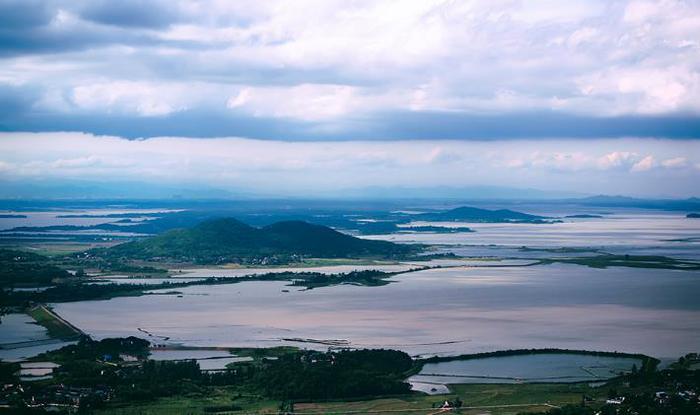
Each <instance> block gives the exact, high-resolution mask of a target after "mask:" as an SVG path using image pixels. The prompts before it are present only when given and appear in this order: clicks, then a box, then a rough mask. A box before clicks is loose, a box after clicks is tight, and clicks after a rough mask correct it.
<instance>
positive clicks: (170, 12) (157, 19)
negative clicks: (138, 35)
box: [76, 0, 182, 29]
mask: <svg viewBox="0 0 700 415" xmlns="http://www.w3.org/2000/svg"><path fill="white" fill-rule="evenodd" d="M76 10H77V12H78V13H79V15H80V17H82V18H83V19H85V20H89V21H93V22H96V23H101V24H106V25H112V26H120V27H135V28H154V29H158V28H164V27H167V26H169V25H171V24H173V23H175V22H178V21H181V20H182V16H181V14H180V13H179V12H178V10H177V3H176V2H172V1H144V0H120V1H111V0H94V1H88V2H85V3H83V4H82V5H80V6H78V7H76Z"/></svg>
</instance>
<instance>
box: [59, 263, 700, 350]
mask: <svg viewBox="0 0 700 415" xmlns="http://www.w3.org/2000/svg"><path fill="white" fill-rule="evenodd" d="M393 280H394V281H396V282H395V283H392V284H389V285H386V286H382V287H357V286H335V287H324V288H318V289H314V290H301V289H299V288H296V287H289V286H287V285H286V283H285V282H259V281H253V282H245V283H240V284H233V285H219V286H192V287H187V288H183V289H179V290H178V291H181V292H182V293H183V296H182V297H181V298H178V297H177V296H169V295H158V296H142V297H121V298H115V299H111V300H107V301H85V302H77V303H64V304H56V305H55V311H56V312H58V313H59V314H60V315H62V316H63V317H64V318H67V319H68V320H69V321H71V322H72V323H74V324H75V325H77V326H78V327H80V328H81V329H83V330H85V331H86V332H88V333H90V334H92V335H95V336H96V337H110V336H128V335H136V336H143V332H141V331H139V330H138V329H139V328H141V329H143V330H146V331H148V332H150V333H153V334H154V335H157V336H163V337H169V338H170V339H169V341H170V342H174V343H181V344H187V345H196V346H236V347H249V346H263V347H265V346H277V345H298V346H306V347H316V348H326V347H327V346H326V345H323V344H317V343H302V342H295V341H293V340H291V339H297V340H298V339H300V338H301V339H314V340H345V341H347V342H348V345H350V346H354V347H392V348H398V349H402V350H405V351H407V352H409V353H411V354H414V355H418V354H444V355H452V354H461V353H471V352H482V351H492V350H502V349H512V348H544V347H559V348H569V349H587V350H608V351H613V350H619V351H626V352H640V353H646V354H650V355H653V356H657V357H674V356H679V355H681V354H684V353H687V352H690V351H696V350H698V349H699V348H700V302H698V301H697V298H698V296H699V295H700V278H699V276H698V273H695V272H687V271H670V270H652V269H633V268H610V269H593V268H587V267H582V266H576V265H547V266H532V267H505V268H478V267H471V268H470V267H465V268H453V269H433V270H426V271H420V272H415V273H409V274H403V275H400V276H397V277H395V278H394V279H393ZM283 290H289V292H283Z"/></svg>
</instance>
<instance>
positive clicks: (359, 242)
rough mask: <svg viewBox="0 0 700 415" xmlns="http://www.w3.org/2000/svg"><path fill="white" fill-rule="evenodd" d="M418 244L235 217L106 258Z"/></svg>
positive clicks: (359, 252) (324, 253) (238, 255)
mask: <svg viewBox="0 0 700 415" xmlns="http://www.w3.org/2000/svg"><path fill="white" fill-rule="evenodd" d="M416 249H417V248H416V247H412V246H407V245H398V244H394V243H391V242H385V241H371V240H365V239H360V238H356V237H353V236H350V235H346V234H343V233H340V232H338V231H335V230H333V229H331V228H329V227H326V226H322V225H314V224H310V223H307V222H303V221H283V222H277V223H273V224H271V225H268V226H264V227H262V228H256V227H253V226H250V225H247V224H245V223H243V222H241V221H238V220H236V219H233V218H223V219H210V220H206V221H204V222H202V223H200V224H198V225H195V226H194V227H191V228H185V229H173V230H170V231H167V232H165V233H163V234H160V235H157V236H154V237H151V238H147V239H143V240H140V241H133V242H127V243H124V244H121V245H117V246H114V247H111V248H107V249H105V250H101V251H100V253H99V254H100V256H106V257H109V258H123V259H140V260H162V259H169V260H176V261H183V262H194V263H209V264H212V263H214V264H217V263H226V262H242V263H250V262H260V261H263V260H264V262H267V263H270V261H272V262H285V261H284V259H291V258H292V257H295V256H296V257H324V258H346V257H382V258H387V257H398V256H402V255H405V254H408V253H411V252H413V251H415V250H416Z"/></svg>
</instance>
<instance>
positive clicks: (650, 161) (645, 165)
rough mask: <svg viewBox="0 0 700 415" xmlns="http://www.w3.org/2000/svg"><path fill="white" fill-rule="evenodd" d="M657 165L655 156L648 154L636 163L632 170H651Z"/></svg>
mask: <svg viewBox="0 0 700 415" xmlns="http://www.w3.org/2000/svg"><path fill="white" fill-rule="evenodd" d="M655 166H656V160H655V159H654V157H653V156H646V157H644V158H643V159H641V160H639V161H638V162H636V163H634V165H633V166H632V169H631V171H633V172H639V171H647V170H651V169H652V168H654V167H655Z"/></svg>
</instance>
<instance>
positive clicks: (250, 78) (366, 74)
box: [0, 0, 700, 197]
mask: <svg viewBox="0 0 700 415" xmlns="http://www.w3.org/2000/svg"><path fill="white" fill-rule="evenodd" d="M698 34H700V2H697V1H694V0H687V1H682V0H678V1H670V0H669V1H667V0H658V1H636V0H629V1H622V0H620V1H609V0H600V1H599V0H581V1H579V0H568V1H560V0H539V1H538V0H532V1H517V0H483V1H468V0H465V1H428V0H426V1H347V0H345V1H335V0H323V1H294V2H289V1H275V0H270V1H264V2H260V1H237V2H230V1H223V0H222V1H216V0H212V1H196V0H169V1H158V0H153V1H149V2H141V1H135V0H123V1H119V2H115V1H108V0H92V1H80V0H66V1H58V0H57V1H50V0H46V1H39V0H0V108H1V109H2V111H0V186H3V183H13V186H14V184H16V183H69V182H70V183H73V182H80V181H81V180H83V181H84V180H90V181H93V182H99V183H104V184H106V185H109V184H110V183H116V182H135V181H141V182H144V183H152V184H163V185H177V184H181V185H187V186H194V187H197V186H210V187H215V188H217V189H223V190H226V191H232V192H237V191H241V192H246V193H248V194H254V193H258V194H266V195H270V194H296V195H301V194H303V195H305V196H313V195H314V194H315V193H318V194H331V193H333V192H336V193H338V194H342V193H343V192H345V191H349V190H352V189H363V188H370V187H374V188H382V187H389V188H430V187H436V186H449V187H455V188H460V187H466V186H482V185H487V186H507V187H515V188H535V189H542V190H546V191H556V192H571V193H585V194H599V193H605V194H626V195H633V196H647V197H689V196H697V195H699V194H700V192H698V190H697V183H698V181H699V180H700V36H698ZM8 188H9V185H8ZM0 190H2V189H0ZM6 193H7V192H5V194H6ZM0 195H3V192H0Z"/></svg>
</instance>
